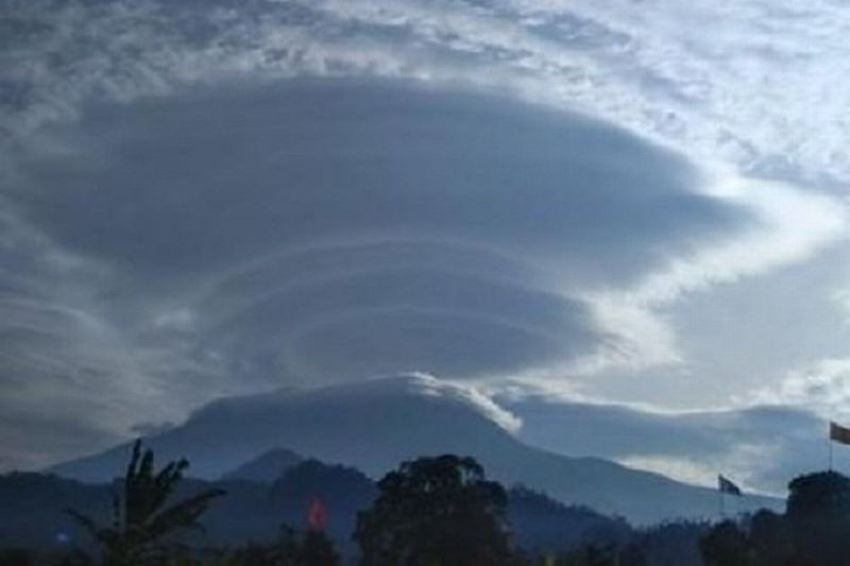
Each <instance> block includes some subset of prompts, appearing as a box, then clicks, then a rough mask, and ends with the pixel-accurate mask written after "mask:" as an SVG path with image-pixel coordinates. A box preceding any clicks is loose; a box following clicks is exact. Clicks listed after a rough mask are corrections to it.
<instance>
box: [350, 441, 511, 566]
mask: <svg viewBox="0 0 850 566" xmlns="http://www.w3.org/2000/svg"><path fill="white" fill-rule="evenodd" d="M378 489H379V495H378V498H377V500H376V501H375V503H374V505H373V506H372V508H371V509H369V510H367V511H363V512H361V513H359V514H358V517H357V526H356V529H355V533H354V539H355V540H356V541H357V542H358V543H359V545H360V548H361V552H362V562H363V564H364V565H366V566H405V565H407V566H420V565H422V566H424V565H432V564H439V565H441V566H466V565H469V566H488V565H502V564H510V563H512V557H511V551H510V547H509V541H508V533H507V526H506V523H505V519H504V517H505V507H506V505H507V495H506V493H505V490H504V488H502V486H501V485H499V484H498V483H496V482H492V481H487V480H486V478H485V475H484V470H483V469H482V467H481V466H480V465H479V464H478V463H477V462H476V461H475V460H473V459H472V458H461V457H458V456H453V455H444V456H439V457H436V458H419V459H418V460H414V461H409V462H404V463H402V464H401V466H400V467H399V469H398V470H396V471H393V472H390V473H389V474H387V475H386V476H384V478H383V479H381V480H380V481H379V482H378Z"/></svg>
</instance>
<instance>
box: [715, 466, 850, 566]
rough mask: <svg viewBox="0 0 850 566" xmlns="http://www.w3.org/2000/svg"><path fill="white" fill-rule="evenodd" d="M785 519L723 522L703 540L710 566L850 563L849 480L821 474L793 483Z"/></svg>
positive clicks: (769, 515) (766, 516)
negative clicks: (740, 522) (739, 522)
mask: <svg viewBox="0 0 850 566" xmlns="http://www.w3.org/2000/svg"><path fill="white" fill-rule="evenodd" d="M788 489H789V496H788V507H787V511H786V512H785V514H784V515H779V514H777V513H773V512H770V511H760V512H758V513H756V514H755V515H753V516H752V517H750V518H749V519H748V520H747V521H744V522H742V524H736V523H734V522H732V521H724V522H722V523H720V524H718V525H716V526H715V527H714V528H712V529H711V530H710V531H709V532H708V534H706V535H705V536H704V537H703V539H702V540H701V541H700V549H701V551H702V554H703V556H704V558H705V562H706V563H707V564H708V566H739V565H740V566H777V565H780V566H781V565H788V566H841V565H846V564H848V563H850V558H849V557H850V478H847V477H845V476H843V475H841V474H838V473H836V472H832V471H830V472H818V473H814V474H807V475H804V476H800V477H798V478H796V479H794V480H793V481H792V482H791V483H790V484H789V485H788Z"/></svg>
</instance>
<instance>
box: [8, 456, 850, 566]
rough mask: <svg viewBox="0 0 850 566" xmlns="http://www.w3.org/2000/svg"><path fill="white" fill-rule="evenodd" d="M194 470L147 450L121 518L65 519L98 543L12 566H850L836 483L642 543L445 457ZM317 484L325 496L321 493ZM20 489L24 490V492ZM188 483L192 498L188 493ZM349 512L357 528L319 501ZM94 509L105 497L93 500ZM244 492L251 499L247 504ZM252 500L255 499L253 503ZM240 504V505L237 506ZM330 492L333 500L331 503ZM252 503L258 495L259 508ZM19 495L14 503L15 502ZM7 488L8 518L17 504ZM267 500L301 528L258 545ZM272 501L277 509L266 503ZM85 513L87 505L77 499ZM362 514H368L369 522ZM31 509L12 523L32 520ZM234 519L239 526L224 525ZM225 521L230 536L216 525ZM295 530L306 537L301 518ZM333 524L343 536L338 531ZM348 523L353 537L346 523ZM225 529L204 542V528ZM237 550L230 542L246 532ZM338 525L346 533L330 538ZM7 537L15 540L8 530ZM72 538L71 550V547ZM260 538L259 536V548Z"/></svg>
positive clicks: (31, 480) (620, 524)
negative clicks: (263, 474)
mask: <svg viewBox="0 0 850 566" xmlns="http://www.w3.org/2000/svg"><path fill="white" fill-rule="evenodd" d="M187 467H188V463H187V462H186V461H179V462H171V463H168V464H167V465H165V466H163V467H162V468H160V469H157V468H156V466H155V463H154V456H153V453H152V452H151V451H150V450H142V447H141V445H140V444H138V443H137V444H136V445H135V446H134V450H133V454H132V457H131V461H130V463H129V465H128V466H127V469H126V472H125V475H124V477H123V478H122V479H121V480H120V481H117V482H116V483H115V484H113V499H112V502H111V511H110V513H109V515H110V516H108V517H105V516H103V515H102V514H101V515H97V514H92V513H90V508H80V506H77V507H70V508H68V509H64V510H63V513H64V514H65V516H66V517H67V518H68V519H69V520H72V521H73V522H74V523H75V524H76V528H77V531H75V532H83V533H85V537H79V536H76V535H75V536H71V535H69V534H68V533H65V532H59V533H56V536H57V537H59V540H57V541H54V542H55V544H53V545H52V550H43V549H42V550H38V551H33V550H32V549H25V548H17V549H16V548H11V547H10V548H6V549H5V550H0V565H3V566H6V565H8V566H17V565H21V566H24V565H30V564H38V565H41V564H45V565H48V564H50V565H54V564H55V565H68V566H72V565H83V564H86V565H89V564H91V565H95V564H102V565H108V566H147V565H166V566H168V565H174V566H177V565H186V566H189V565H222V566H224V565H230V566H243V565H244V566H249V565H257V566H263V565H282V566H290V565H291V566H294V565H301V566H314V565H315V566H332V565H337V564H349V563H350V564H361V565H363V566H405V565H410V566H432V565H433V566H467V565H468V566H513V565H517V566H519V565H541V566H662V565H665V566H666V565H670V566H689V565H694V566H698V565H702V564H706V565H707V566H738V565H740V566H768V565H770V566H782V565H787V566H797V565H800V566H808V565H812V566H814V565H830V566H831V565H833V564H834V565H838V564H848V563H850V561H848V560H847V557H850V536H848V535H850V480H848V479H847V478H845V477H844V476H842V475H840V474H837V473H834V472H825V473H819V474H812V475H809V476H803V477H800V478H797V479H796V480H794V481H793V482H792V483H791V484H790V497H789V501H788V509H787V512H786V513H785V514H777V513H773V512H770V511H760V512H758V513H756V514H755V515H753V516H748V517H744V518H741V519H740V520H738V521H731V520H730V521H724V522H721V523H718V524H715V525H710V524H708V523H688V522H678V523H676V522H673V523H668V524H663V525H658V526H655V527H652V528H649V529H641V530H637V529H634V528H632V527H631V526H629V525H628V524H627V523H626V522H625V521H623V520H621V519H616V518H613V519H612V518H605V517H603V516H601V515H598V514H596V513H594V512H592V511H590V510H585V509H580V508H567V507H565V506H563V505H562V504H560V503H558V502H556V501H553V500H551V499H549V498H547V497H545V496H543V495H542V494H539V493H536V492H534V491H531V490H528V489H525V488H522V487H517V488H512V489H509V490H507V489H505V488H504V487H503V486H502V485H500V484H499V483H497V482H494V481H491V480H488V479H487V477H486V475H485V472H484V470H483V468H482V467H481V466H480V465H479V464H478V463H477V462H476V461H475V460H473V459H471V458H463V457H458V456H454V455H444V456H440V457H433V458H420V459H417V460H414V461H410V462H404V463H402V464H401V465H400V466H399V468H398V469H397V470H395V471H393V472H390V473H389V474H387V475H386V476H385V477H384V478H382V479H381V480H380V481H379V482H377V484H373V483H372V482H371V480H368V478H366V477H365V476H362V474H359V472H356V470H352V469H350V468H342V467H339V466H337V467H334V466H326V465H323V464H321V463H318V462H315V461H308V462H303V463H301V464H299V465H298V466H296V467H294V468H293V469H292V470H290V471H289V472H288V473H287V474H286V475H285V476H283V477H282V478H281V479H280V480H278V481H277V482H275V483H274V484H273V485H272V486H271V489H269V490H266V491H261V490H259V489H257V488H256V486H254V485H253V484H251V483H250V482H244V481H241V482H240V481H233V482H230V483H228V482H219V483H215V484H206V483H204V482H197V481H195V480H184V478H183V475H184V473H185V471H186V469H187ZM316 478H320V479H322V480H323V483H322V482H320V483H316ZM12 479H13V480H14V482H13V483H14V485H15V487H13V488H12V489H13V490H15V489H17V491H22V490H23V491H26V490H27V489H29V490H30V491H32V492H33V493H35V494H36V495H37V496H38V497H39V498H40V499H29V500H28V501H31V502H33V501H35V502H37V503H35V504H40V505H44V506H49V505H50V499H51V498H54V499H55V498H57V497H58V494H59V491H60V490H57V489H56V485H57V484H56V483H55V482H56V481H66V480H59V479H58V478H52V479H51V478H50V477H49V476H38V475H35V474H33V475H27V474H20V475H19V476H16V477H14V478H12ZM15 482H16V483H15ZM186 484H189V485H191V486H192V487H191V489H185V486H186ZM327 485H332V486H333V489H335V490H336V491H337V493H335V494H331V495H330V496H328V497H332V498H333V499H334V501H348V503H347V504H348V505H349V506H350V507H351V512H350V519H345V520H343V521H342V522H340V521H339V520H338V519H334V518H332V519H331V520H330V521H329V519H328V515H329V513H334V511H335V509H334V508H331V509H330V511H329V509H328V508H326V507H325V502H324V501H323V500H322V499H321V498H318V497H315V498H309V496H307V495H306V494H310V493H312V492H314V491H315V492H321V491H322V489H319V488H320V487H321V486H327ZM85 489H86V491H84V492H83V494H84V496H85V497H93V496H94V494H96V493H98V492H97V491H96V488H94V487H91V486H89V487H86V488H85ZM239 490H242V491H241V492H240V491H239ZM246 490H248V491H246ZM234 492H239V493H240V495H239V497H237V498H235V499H234ZM325 493H327V491H326V490H325ZM246 494H247V495H246ZM7 495H8V493H7ZM4 497H5V496H4V492H3V489H2V487H0V506H2V505H3V504H4V503H8V501H9V499H8V498H5V499H4ZM252 499H253V501H254V503H256V502H259V501H262V502H264V503H265V504H266V505H267V506H268V507H269V508H270V509H272V510H274V509H276V508H278V507H279V506H281V505H282V502H287V501H295V502H296V503H297V506H298V507H299V508H300V509H302V510H304V511H306V513H305V515H306V516H305V517H304V518H303V521H301V522H300V523H301V525H302V526H301V528H299V529H295V528H293V527H291V526H287V525H286V524H284V525H281V524H280V523H281V521H279V520H278V521H276V523H277V525H278V526H277V527H271V528H270V531H271V529H274V530H276V534H272V535H271V536H263V537H258V539H257V540H253V541H252V540H246V536H245V533H256V532H258V531H257V530H256V529H254V530H252V528H253V525H254V524H256V523H258V522H262V523H269V524H271V523H273V522H275V518H276V517H280V516H281V515H284V513H280V514H277V513H275V512H273V511H272V512H269V513H267V514H266V515H263V516H261V517H257V516H256V513H255V510H256V509H257V508H258V507H257V506H256V505H254V504H251V501H252ZM266 500H268V501H266ZM77 501H78V502H79V500H77ZM358 510H359V511H358ZM25 511H26V509H24V508H22V507H21V506H20V505H19V506H18V508H17V509H15V508H12V507H11V506H8V505H7V506H6V508H5V509H3V510H2V511H0V513H2V514H6V513H10V514H11V515H13V516H12V517H4V519H12V520H14V515H15V514H16V513H18V514H20V515H21V516H23V515H24V514H25ZM222 512H225V515H226V518H227V520H228V521H227V522H226V523H223V522H221V514H222ZM216 514H218V515H219V519H218V523H216V522H215V521H210V520H208V519H209V518H210V517H215V516H216ZM286 518H287V519H288V520H289V523H290V524H297V521H294V520H292V519H293V518H292V516H291V514H290V515H289V516H288V517H286ZM329 523H330V525H329ZM340 523H342V524H340ZM210 525H214V526H215V525H217V526H215V527H214V528H213V529H212V530H214V531H215V532H212V533H211V532H207V533H206V534H204V532H203V531H204V530H205V529H204V527H206V526H210ZM240 525H241V526H242V527H244V529H245V530H243V531H241V532H237V533H236V536H230V537H228V536H227V534H228V532H227V530H231V531H240ZM331 525H333V528H332V527H331ZM0 530H2V528H1V527H0ZM63 537H64V538H63ZM247 538H250V537H247Z"/></svg>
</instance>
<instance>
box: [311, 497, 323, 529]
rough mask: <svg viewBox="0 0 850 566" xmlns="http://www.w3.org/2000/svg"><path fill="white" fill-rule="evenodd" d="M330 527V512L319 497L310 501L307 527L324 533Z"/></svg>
mask: <svg viewBox="0 0 850 566" xmlns="http://www.w3.org/2000/svg"><path fill="white" fill-rule="evenodd" d="M327 526H328V510H327V509H325V504H324V503H322V500H321V499H319V498H318V497H314V498H313V499H311V500H310V506H309V507H308V508H307V527H308V528H309V529H310V530H311V531H324V530H325V527H327Z"/></svg>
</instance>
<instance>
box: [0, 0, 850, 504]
mask: <svg viewBox="0 0 850 566" xmlns="http://www.w3.org/2000/svg"><path fill="white" fill-rule="evenodd" d="M848 31H850V9H848V8H845V7H842V6H840V5H839V4H838V3H834V2H827V1H817V0H815V1H812V2H807V3H806V5H805V6H801V5H799V3H797V2H790V1H787V0H781V1H768V0H743V1H740V2H735V3H718V2H709V1H707V0H697V1H694V2H688V3H686V4H685V3H682V2H678V1H674V0H643V1H640V2H638V1H626V0H594V1H593V2H577V1H574V0H573V1H570V2H566V1H559V0H534V1H532V0H491V1H484V0H467V1H460V0H455V1H436V2H434V1H424V0H405V1H401V0H369V1H366V0H309V1H306V0H304V1H301V0H290V1H278V0H274V1H273V0H246V1H241V2H230V1H227V0H212V1H205V2H198V1H189V0H187V1H181V2H179V3H175V2H166V1H164V0H143V1H133V2H130V1H128V0H85V1H82V0H80V1H58V0H54V1H51V0H26V1H24V0H20V1H14V0H0V46H2V48H0V446H2V448H0V470H8V469H14V468H23V469H34V468H39V467H42V466H45V465H48V464H51V463H55V462H59V461H62V460H65V459H68V458H70V457H74V456H77V455H79V454H82V453H87V452H92V451H95V450H98V449H102V448H105V447H108V446H110V445H112V444H115V443H116V442H119V441H121V440H125V439H127V438H130V437H131V436H133V435H136V434H144V433H149V432H150V431H153V430H157V429H158V428H161V427H163V426H167V425H168V423H175V422H180V421H181V420H182V419H184V418H185V417H186V415H187V414H188V413H189V412H190V411H191V410H193V409H195V408H197V407H199V406H201V405H202V404H204V403H205V402H207V401H209V400H211V399H214V398H217V397H220V396H223V395H231V394H240V393H253V392H259V391H265V390H270V389H273V388H276V387H305V386H315V385H325V384H334V383H343V382H350V381H353V380H363V379H369V378H373V377H376V376H383V375H392V374H395V373H403V372H424V373H427V374H430V375H434V376H436V377H437V378H439V379H442V380H446V381H450V382H453V383H456V384H459V385H460V386H462V387H464V388H468V389H469V391H474V392H475V394H476V395H486V396H488V397H487V399H488V401H487V402H488V403H499V409H500V410H505V411H512V412H513V413H512V414H513V415H514V416H515V418H516V420H517V422H520V423H521V424H520V425H519V427H518V429H517V430H516V431H515V433H516V434H518V435H519V436H520V437H522V438H525V439H527V440H528V441H530V442H534V443H537V444H540V445H544V446H546V447H548V448H551V449H558V450H564V451H566V452H568V453H577V452H579V453H582V454H584V453H587V454H593V455H601V456H605V457H610V458H613V459H616V460H618V461H621V462H624V463H626V464H629V465H633V466H637V467H643V468H647V469H653V470H658V471H662V472H664V473H667V474H670V475H672V476H674V477H677V478H679V479H684V480H687V481H694V482H698V483H710V482H711V481H712V480H713V477H714V475H713V474H716V473H717V468H718V467H720V466H722V467H723V468H724V470H725V471H727V474H728V475H734V476H735V477H736V478H737V479H739V480H740V481H741V482H742V483H743V484H744V485H745V486H747V487H749V488H753V489H758V490H763V491H780V490H781V489H782V487H783V486H784V484H785V483H786V482H787V481H788V480H789V479H790V475H789V474H792V473H797V472H799V471H800V470H803V469H806V468H805V467H806V466H810V465H811V462H812V461H813V460H816V459H817V458H820V457H821V456H823V458H824V460H825V457H826V456H825V451H826V445H825V440H824V437H825V428H824V419H830V418H834V419H838V420H841V419H845V420H847V421H848V422H850V341H848V337H849V336H850V328H848V322H850V269H848V268H850V262H848V259H850V257H848V256H850V251H847V246H846V243H847V236H848V233H850V211H848V201H847V193H846V183H847V181H848V179H850V153H848V151H847V149H846V139H847V138H848V133H850V122H848V119H847V117H846V112H845V104H844V101H846V100H847V99H848V96H850V92H848V90H850V83H846V82H845V81H843V79H842V77H844V76H846V75H847V74H848V71H850V69H848V66H850V57H848V55H850V54H848V53H847V51H848V48H847V44H846V40H844V38H845V37H846V34H847V33H848ZM589 423H594V424H592V425H591V424H589ZM566 429H570V430H573V431H574V430H582V431H586V434H581V435H578V436H576V435H575V434H572V433H570V434H566V433H563V431H564V430H566ZM846 459H847V462H846V463H847V464H848V465H850V455H847V458H846ZM837 461H838V463H839V465H840V464H841V463H842V462H843V461H842V460H841V455H839V459H838V460H837Z"/></svg>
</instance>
